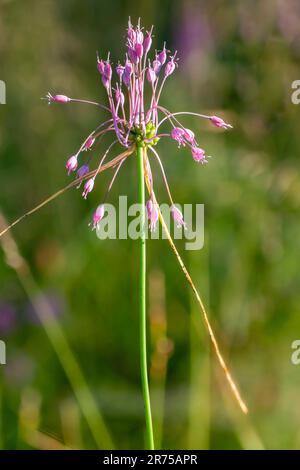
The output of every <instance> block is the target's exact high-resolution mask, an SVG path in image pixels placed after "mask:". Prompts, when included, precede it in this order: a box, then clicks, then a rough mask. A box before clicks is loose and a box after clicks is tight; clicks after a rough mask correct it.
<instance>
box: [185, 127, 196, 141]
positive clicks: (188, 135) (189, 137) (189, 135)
mask: <svg viewBox="0 0 300 470" xmlns="http://www.w3.org/2000/svg"><path fill="white" fill-rule="evenodd" d="M184 137H185V139H186V140H187V141H188V142H189V143H190V144H193V143H194V142H195V134H194V132H193V131H191V129H184Z"/></svg>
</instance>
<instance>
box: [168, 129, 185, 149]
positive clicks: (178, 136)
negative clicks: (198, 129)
mask: <svg viewBox="0 0 300 470" xmlns="http://www.w3.org/2000/svg"><path fill="white" fill-rule="evenodd" d="M171 137H172V139H174V140H176V142H177V143H178V146H179V147H180V146H181V145H184V144H185V131H184V129H181V128H180V127H174V129H172V131H171Z"/></svg>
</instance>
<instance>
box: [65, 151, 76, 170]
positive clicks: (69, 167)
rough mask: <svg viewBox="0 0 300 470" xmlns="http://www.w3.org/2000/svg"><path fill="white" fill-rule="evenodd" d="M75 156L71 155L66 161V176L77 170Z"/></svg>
mask: <svg viewBox="0 0 300 470" xmlns="http://www.w3.org/2000/svg"><path fill="white" fill-rule="evenodd" d="M77 164H78V162H77V155H73V156H72V157H70V158H69V159H68V160H67V163H66V168H67V170H68V175H69V174H70V173H71V172H72V171H75V170H76V168H77Z"/></svg>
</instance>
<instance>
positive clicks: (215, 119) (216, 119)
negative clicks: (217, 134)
mask: <svg viewBox="0 0 300 470" xmlns="http://www.w3.org/2000/svg"><path fill="white" fill-rule="evenodd" d="M210 120H211V122H212V123H213V125H214V126H216V127H222V128H223V129H232V126H231V125H230V124H227V123H226V122H225V121H223V119H222V118H220V117H218V116H211V117H210Z"/></svg>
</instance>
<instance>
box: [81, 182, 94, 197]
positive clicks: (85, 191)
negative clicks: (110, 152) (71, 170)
mask: <svg viewBox="0 0 300 470" xmlns="http://www.w3.org/2000/svg"><path fill="white" fill-rule="evenodd" d="M94 184H95V181H94V178H90V179H89V180H87V182H86V183H85V185H84V188H83V193H82V196H83V197H84V199H86V198H87V195H88V194H89V193H90V192H91V191H93V187H94Z"/></svg>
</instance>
